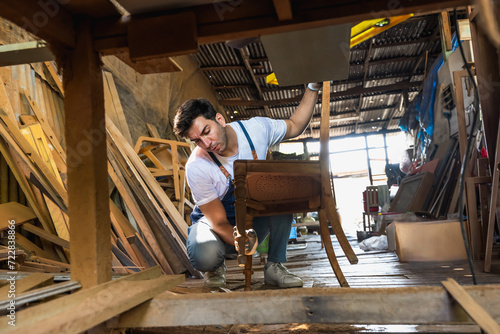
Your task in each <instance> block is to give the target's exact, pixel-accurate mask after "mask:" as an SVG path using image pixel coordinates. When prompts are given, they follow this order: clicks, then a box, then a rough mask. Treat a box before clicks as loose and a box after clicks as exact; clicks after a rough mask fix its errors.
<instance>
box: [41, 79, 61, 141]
mask: <svg viewBox="0 0 500 334" xmlns="http://www.w3.org/2000/svg"><path fill="white" fill-rule="evenodd" d="M40 88H41V90H42V92H43V95H44V102H45V106H44V108H43V109H44V110H45V115H46V118H47V122H48V123H49V125H50V127H51V128H52V130H53V131H54V133H55V135H56V138H58V139H61V138H62V128H61V126H60V125H59V122H58V121H57V115H56V109H55V108H56V107H55V103H54V97H53V96H52V95H53V91H52V88H50V86H49V85H47V84H46V83H43V84H42V85H41V87H40Z"/></svg>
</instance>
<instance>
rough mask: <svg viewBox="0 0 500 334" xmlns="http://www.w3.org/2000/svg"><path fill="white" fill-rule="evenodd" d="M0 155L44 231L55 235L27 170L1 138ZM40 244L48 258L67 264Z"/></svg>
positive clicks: (57, 250) (46, 245) (63, 258)
mask: <svg viewBox="0 0 500 334" xmlns="http://www.w3.org/2000/svg"><path fill="white" fill-rule="evenodd" d="M0 153H1V154H2V156H3V157H5V158H6V159H7V163H8V165H9V167H10V169H11V170H12V172H13V174H14V176H15V178H16V180H17V182H18V183H19V185H20V187H21V189H22V191H23V193H24V194H25V196H26V199H27V202H28V204H29V206H30V207H31V208H32V209H33V211H34V212H35V214H36V216H37V217H38V220H39V221H40V222H41V224H42V226H43V228H44V230H45V231H48V232H50V233H55V229H54V225H53V224H52V221H51V219H50V215H49V213H48V211H47V208H46V207H45V204H44V202H43V198H42V194H41V193H40V191H39V190H38V189H36V188H35V187H33V188H32V187H31V185H30V184H29V183H28V181H27V178H26V173H29V172H28V171H26V169H27V168H26V167H25V165H23V163H22V162H21V161H20V159H19V157H18V156H17V155H16V153H15V152H13V151H11V150H9V149H8V148H7V146H6V144H5V141H4V140H3V139H2V138H0ZM23 166H24V167H23ZM23 168H24V170H23ZM42 244H43V245H44V247H45V249H46V250H47V252H49V256H48V257H49V258H51V259H54V260H61V261H63V262H67V259H66V256H65V254H64V253H63V251H62V250H60V249H58V248H57V247H56V248H55V251H56V253H57V254H53V253H52V251H51V248H47V247H49V246H50V244H48V243H46V242H45V240H42Z"/></svg>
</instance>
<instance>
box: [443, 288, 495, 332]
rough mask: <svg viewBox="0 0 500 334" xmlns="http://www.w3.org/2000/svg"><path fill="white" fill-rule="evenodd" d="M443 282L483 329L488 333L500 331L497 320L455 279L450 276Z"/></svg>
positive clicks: (447, 289)
mask: <svg viewBox="0 0 500 334" xmlns="http://www.w3.org/2000/svg"><path fill="white" fill-rule="evenodd" d="M441 283H442V284H443V286H444V288H445V289H446V291H448V292H449V294H450V295H452V296H453V298H455V300H456V301H457V302H458V303H459V304H460V306H462V307H463V308H464V310H465V312H467V314H468V315H469V316H470V317H471V318H472V319H473V320H474V321H475V322H476V323H477V324H478V325H479V327H481V329H483V330H484V331H485V332H486V333H500V326H498V323H497V321H496V320H495V319H493V317H492V316H491V315H490V314H489V313H488V312H486V310H485V309H484V308H483V307H481V305H479V303H478V302H477V301H476V300H474V298H472V296H471V295H470V294H469V293H467V291H466V290H465V289H464V288H463V287H462V286H460V285H459V284H458V283H457V282H456V281H455V280H454V279H452V278H448V280H447V281H443V282H441Z"/></svg>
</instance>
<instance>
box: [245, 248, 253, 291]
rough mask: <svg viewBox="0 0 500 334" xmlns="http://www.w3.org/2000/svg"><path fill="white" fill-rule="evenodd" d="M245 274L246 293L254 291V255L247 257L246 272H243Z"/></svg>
mask: <svg viewBox="0 0 500 334" xmlns="http://www.w3.org/2000/svg"><path fill="white" fill-rule="evenodd" d="M243 273H244V274H245V291H250V290H252V274H253V270H252V255H246V262H245V270H243Z"/></svg>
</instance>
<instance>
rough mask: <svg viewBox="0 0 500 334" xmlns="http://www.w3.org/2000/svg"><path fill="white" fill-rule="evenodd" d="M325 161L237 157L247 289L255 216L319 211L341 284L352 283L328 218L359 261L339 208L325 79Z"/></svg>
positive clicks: (241, 257)
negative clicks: (250, 233)
mask: <svg viewBox="0 0 500 334" xmlns="http://www.w3.org/2000/svg"><path fill="white" fill-rule="evenodd" d="M322 99H323V102H322V113H321V114H322V116H321V126H320V159H319V161H289V160H288V161H267V160H237V161H235V163H234V179H235V198H236V201H235V211H236V227H237V230H238V235H237V237H236V241H237V242H238V246H239V249H240V254H239V255H238V263H239V264H240V266H245V269H244V271H243V272H244V275H245V290H250V289H251V277H252V273H253V271H252V256H251V255H245V254H244V253H243V250H244V249H245V247H244V245H245V242H246V237H245V230H247V229H249V228H251V227H252V220H253V217H256V216H272V215H279V214H286V213H297V212H311V211H317V212H318V214H319V223H320V233H321V238H322V241H323V242H324V245H325V250H326V253H327V256H328V259H329V261H330V264H331V266H332V269H333V271H334V273H335V276H336V277H337V280H338V282H339V284H340V286H341V287H349V284H348V282H347V280H346V279H345V277H344V274H343V273H342V270H341V268H340V266H339V263H338V261H337V258H336V256H335V252H334V250H333V245H332V240H331V236H330V231H329V227H328V222H330V225H331V227H332V229H333V232H334V233H335V235H336V236H337V239H338V241H339V243H340V246H341V247H342V250H343V251H344V253H345V254H346V257H347V259H348V260H349V262H350V263H351V264H355V263H357V262H358V258H357V257H356V254H355V253H354V251H353V250H352V248H351V246H350V244H349V242H348V240H347V238H346V236H345V233H344V230H343V229H342V226H341V223H340V219H339V216H338V213H337V210H336V207H335V201H334V198H333V192H332V185H331V182H330V157H329V147H328V144H329V140H330V130H329V120H330V82H324V83H323V98H322Z"/></svg>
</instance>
